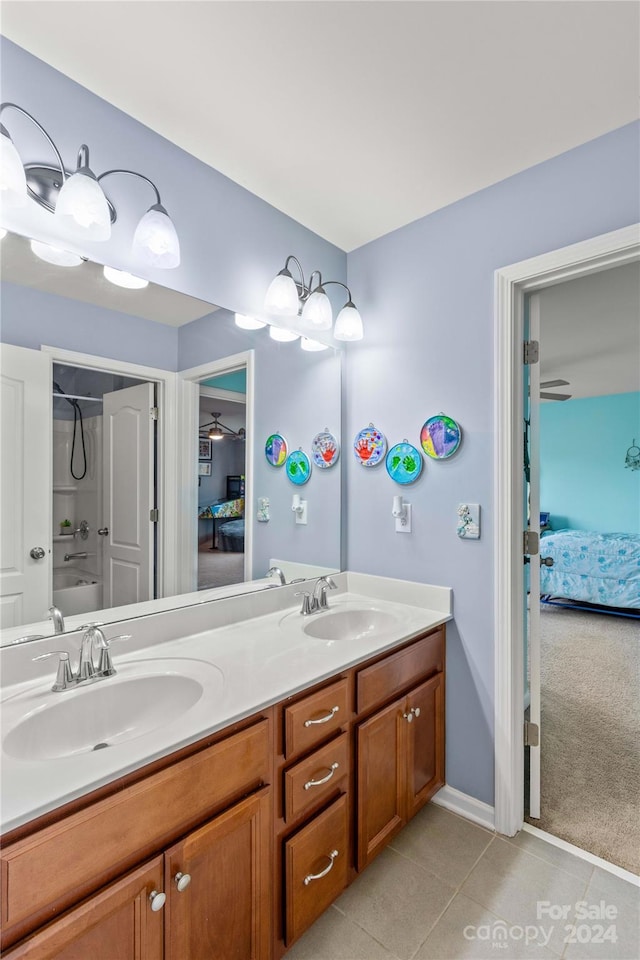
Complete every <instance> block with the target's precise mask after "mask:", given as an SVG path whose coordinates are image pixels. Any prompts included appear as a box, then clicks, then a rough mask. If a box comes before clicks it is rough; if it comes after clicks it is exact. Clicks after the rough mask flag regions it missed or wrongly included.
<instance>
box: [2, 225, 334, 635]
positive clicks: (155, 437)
mask: <svg viewBox="0 0 640 960" xmlns="http://www.w3.org/2000/svg"><path fill="white" fill-rule="evenodd" d="M1 253H2V288H1V292H0V296H1V298H2V301H1V302H2V325H1V327H0V335H1V336H0V339H1V341H2V354H3V364H2V374H3V376H2V410H1V412H2V424H1V427H0V430H1V432H0V454H1V456H2V463H3V470H2V517H1V521H2V531H3V532H2V562H1V564H0V611H1V612H2V631H1V633H0V642H1V643H2V644H7V643H15V642H17V640H18V639H22V638H23V637H25V636H27V637H29V636H42V635H49V634H51V633H53V632H54V624H53V622H52V621H51V620H47V615H48V609H49V607H50V606H51V605H52V604H55V606H56V607H58V608H59V609H60V610H61V612H62V614H63V616H64V617H65V629H67V630H71V629H77V628H78V626H79V625H81V624H82V623H85V622H87V621H90V620H92V619H93V620H100V621H101V622H113V621H117V620H121V619H124V618H128V617H130V616H140V615H146V614H148V613H152V612H156V611H158V610H166V609H172V608H174V607H178V606H185V605H188V604H192V603H199V602H203V601H205V600H210V599H214V598H216V597H218V596H225V595H229V594H230V593H233V592H235V591H237V590H238V589H243V590H244V589H247V588H248V589H251V584H252V582H253V581H255V584H254V586H255V588H256V589H258V588H264V577H265V575H266V574H267V571H268V570H269V567H270V566H271V565H272V564H273V563H274V562H275V563H276V564H277V565H278V566H280V567H281V568H282V570H283V572H284V575H285V577H286V580H287V581H288V582H289V581H291V580H292V579H295V578H304V577H307V576H315V575H318V574H319V573H321V572H325V571H337V570H339V569H340V568H341V533H340V523H341V511H340V496H341V486H342V483H341V467H342V461H341V459H338V460H337V462H336V463H335V464H333V465H332V466H331V468H329V469H327V468H325V467H323V466H320V467H317V466H314V465H313V448H312V444H313V440H314V438H315V437H316V435H318V434H320V433H323V432H325V431H329V432H330V433H332V434H333V435H334V436H335V437H336V439H337V440H338V442H339V441H340V439H341V437H340V431H341V389H342V384H341V354H340V351H338V350H335V349H334V348H331V347H329V348H328V349H325V350H322V351H317V352H307V351H304V350H302V349H301V343H300V340H297V341H294V342H288V343H283V342H277V341H275V340H273V339H272V338H271V337H270V335H269V328H268V327H264V328H263V329H259V330H246V329H241V328H240V327H238V326H237V325H236V323H235V316H234V314H233V313H231V312H230V311H228V310H226V309H223V308H219V307H216V306H213V305H212V304H208V303H204V302H203V301H200V300H196V299H194V298H191V297H189V296H186V295H184V294H181V293H178V292H176V291H173V290H171V289H169V288H165V287H161V286H159V285H156V284H149V285H148V286H147V287H146V288H145V289H126V288H122V287H119V286H116V285H114V284H113V283H112V282H110V281H109V280H107V279H106V278H105V276H104V272H103V268H102V266H99V265H98V264H95V263H91V262H90V261H84V262H82V263H81V264H78V265H75V266H71V267H64V266H59V265H54V264H50V263H47V262H44V261H43V260H41V259H39V258H38V257H37V256H36V255H35V254H34V253H33V251H32V249H31V246H30V243H29V241H28V240H27V239H25V238H24V237H20V236H17V235H14V234H8V235H7V236H6V237H5V238H4V239H3V240H2V248H1ZM274 434H278V435H280V436H282V437H284V438H285V439H286V441H287V444H288V451H289V452H295V451H298V450H299V449H301V450H302V451H303V452H305V453H306V454H307V455H308V457H309V459H310V462H311V465H312V466H311V473H310V476H309V477H308V479H307V481H306V482H305V483H304V485H298V484H296V483H294V482H293V480H292V477H291V475H290V474H289V475H288V473H287V469H286V466H285V463H284V461H283V460H282V458H281V457H280V458H278V457H275V458H274V457H273V456H272V455H271V454H270V455H269V457H267V455H266V449H265V448H266V443H267V439H268V438H269V437H270V436H271V435H274ZM274 460H275V462H274ZM295 495H298V500H300V499H301V500H304V501H305V502H306V507H305V515H304V518H303V519H304V521H305V522H299V521H300V519H301V517H300V511H299V510H298V511H296V510H293V509H292V506H293V504H294V502H298V501H294V496H295ZM42 553H43V554H44V555H41V554H42ZM270 582H271V583H274V584H275V583H279V577H278V576H276V575H273V574H272V576H271V579H270ZM238 584H245V585H246V586H244V587H242V588H239V587H238V586H237V585H238ZM23 642H24V641H23Z"/></svg>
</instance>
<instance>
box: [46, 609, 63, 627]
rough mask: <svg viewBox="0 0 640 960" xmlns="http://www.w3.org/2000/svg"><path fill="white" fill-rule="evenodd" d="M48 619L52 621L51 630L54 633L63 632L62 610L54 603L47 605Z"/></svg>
mask: <svg viewBox="0 0 640 960" xmlns="http://www.w3.org/2000/svg"><path fill="white" fill-rule="evenodd" d="M49 619H50V620H52V621H53V630H54V632H55V633H64V617H63V616H62V610H59V609H58V607H56V606H55V605H54V606H52V607H49Z"/></svg>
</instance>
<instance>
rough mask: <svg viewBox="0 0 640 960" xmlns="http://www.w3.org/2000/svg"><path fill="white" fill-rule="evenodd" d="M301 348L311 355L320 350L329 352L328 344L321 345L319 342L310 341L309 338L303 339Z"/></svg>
mask: <svg viewBox="0 0 640 960" xmlns="http://www.w3.org/2000/svg"><path fill="white" fill-rule="evenodd" d="M300 346H301V347H302V349H303V350H307V351H308V352H309V353H315V352H316V351H318V350H328V349H329V344H328V343H320V341H319V340H310V339H309V337H302V338H301V340H300Z"/></svg>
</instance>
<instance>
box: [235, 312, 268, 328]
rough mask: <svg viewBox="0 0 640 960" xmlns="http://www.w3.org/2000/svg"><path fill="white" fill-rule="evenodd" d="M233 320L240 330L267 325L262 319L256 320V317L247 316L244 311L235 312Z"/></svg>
mask: <svg viewBox="0 0 640 960" xmlns="http://www.w3.org/2000/svg"><path fill="white" fill-rule="evenodd" d="M235 320H236V326H237V327H240V328H241V329H242V330H261V329H262V328H263V327H266V325H267V324H266V322H265V321H264V320H258V318H257V317H252V316H249V315H248V314H246V313H236V315H235Z"/></svg>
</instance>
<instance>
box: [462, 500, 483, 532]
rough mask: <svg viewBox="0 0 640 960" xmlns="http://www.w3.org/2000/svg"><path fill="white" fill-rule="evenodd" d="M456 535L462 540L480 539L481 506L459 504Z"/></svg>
mask: <svg viewBox="0 0 640 960" xmlns="http://www.w3.org/2000/svg"><path fill="white" fill-rule="evenodd" d="M456 533H457V534H458V536H459V537H460V539H461V540H479V539H480V504H479V503H459V504H458V525H457V527H456Z"/></svg>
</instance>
